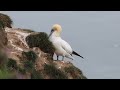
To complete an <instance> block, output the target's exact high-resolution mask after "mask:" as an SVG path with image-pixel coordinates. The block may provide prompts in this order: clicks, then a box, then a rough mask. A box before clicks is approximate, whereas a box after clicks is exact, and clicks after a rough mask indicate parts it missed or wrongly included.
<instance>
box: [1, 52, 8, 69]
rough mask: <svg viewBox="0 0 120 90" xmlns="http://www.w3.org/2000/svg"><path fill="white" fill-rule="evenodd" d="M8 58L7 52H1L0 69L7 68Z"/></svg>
mask: <svg viewBox="0 0 120 90" xmlns="http://www.w3.org/2000/svg"><path fill="white" fill-rule="evenodd" d="M7 61H8V58H7V56H6V55H5V53H2V52H0V69H2V68H6V64H7Z"/></svg>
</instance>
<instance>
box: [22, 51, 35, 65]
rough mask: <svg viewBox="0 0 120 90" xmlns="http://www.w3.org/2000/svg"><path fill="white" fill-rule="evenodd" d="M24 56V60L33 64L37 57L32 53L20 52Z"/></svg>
mask: <svg viewBox="0 0 120 90" xmlns="http://www.w3.org/2000/svg"><path fill="white" fill-rule="evenodd" d="M22 54H24V55H25V56H26V59H27V60H29V61H31V62H33V63H35V60H36V59H37V55H36V54H35V52H34V51H29V52H22Z"/></svg>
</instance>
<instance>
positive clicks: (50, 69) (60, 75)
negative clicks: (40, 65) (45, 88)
mask: <svg viewBox="0 0 120 90" xmlns="http://www.w3.org/2000/svg"><path fill="white" fill-rule="evenodd" d="M44 70H45V72H46V74H47V75H49V76H50V77H51V78H52V79H67V76H66V75H65V73H64V72H62V71H60V70H58V69H57V68H56V67H55V66H54V65H47V64H45V66H44Z"/></svg>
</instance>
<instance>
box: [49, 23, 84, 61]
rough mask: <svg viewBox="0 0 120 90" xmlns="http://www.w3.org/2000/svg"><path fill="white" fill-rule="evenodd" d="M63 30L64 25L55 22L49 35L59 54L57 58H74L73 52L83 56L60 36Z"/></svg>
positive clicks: (56, 52)
mask: <svg viewBox="0 0 120 90" xmlns="http://www.w3.org/2000/svg"><path fill="white" fill-rule="evenodd" d="M61 32H62V27H61V26H60V25H59V24H55V25H53V27H52V29H51V32H50V35H49V39H50V41H51V42H52V44H53V46H54V47H55V54H56V55H57V60H58V59H59V56H62V60H64V57H67V58H70V59H72V60H73V59H74V58H73V56H72V54H74V55H77V56H80V57H81V58H83V57H82V56H81V55H79V54H78V53H76V52H75V51H73V50H72V48H71V46H70V45H69V44H68V43H67V42H66V41H64V40H63V39H62V38H61V37H60V34H61Z"/></svg>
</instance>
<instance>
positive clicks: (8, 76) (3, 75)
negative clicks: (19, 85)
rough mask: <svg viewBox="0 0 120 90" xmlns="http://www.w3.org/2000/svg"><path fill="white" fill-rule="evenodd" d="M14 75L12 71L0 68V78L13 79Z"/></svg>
mask: <svg viewBox="0 0 120 90" xmlns="http://www.w3.org/2000/svg"><path fill="white" fill-rule="evenodd" d="M15 78H16V76H15V74H14V73H12V72H10V71H8V70H6V69H0V79H15Z"/></svg>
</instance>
